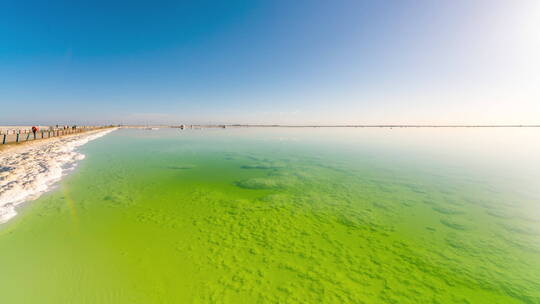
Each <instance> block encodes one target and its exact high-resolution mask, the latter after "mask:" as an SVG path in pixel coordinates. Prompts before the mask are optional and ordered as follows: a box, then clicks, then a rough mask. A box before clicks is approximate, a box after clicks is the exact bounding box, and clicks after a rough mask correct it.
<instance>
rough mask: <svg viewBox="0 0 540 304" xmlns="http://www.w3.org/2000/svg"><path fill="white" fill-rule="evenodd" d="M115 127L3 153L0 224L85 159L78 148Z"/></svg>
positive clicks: (1, 161) (1, 163)
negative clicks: (18, 207)
mask: <svg viewBox="0 0 540 304" xmlns="http://www.w3.org/2000/svg"><path fill="white" fill-rule="evenodd" d="M114 130H115V129H108V130H104V131H98V132H92V133H85V134H81V135H75V136H69V137H63V138H57V139H53V140H50V141H46V142H40V143H36V144H34V145H30V146H24V147H20V148H19V149H15V150H13V151H7V152H5V153H4V154H3V155H0V224H1V223H5V222H7V221H8V220H9V219H11V218H13V217H14V216H15V215H16V214H17V212H16V211H15V208H16V207H17V205H19V204H21V203H23V202H24V201H27V200H32V199H36V198H37V197H39V196H40V195H41V194H42V193H43V192H45V191H47V190H48V189H49V188H50V186H51V185H53V184H54V183H55V182H57V181H58V180H60V179H61V178H62V176H63V175H64V174H65V173H66V172H67V171H69V170H70V169H73V168H74V167H75V165H76V164H77V161H78V160H81V159H83V158H84V155H83V154H81V153H79V152H77V151H76V150H75V149H76V148H77V147H79V146H81V145H84V144H85V143H87V142H89V141H91V140H94V139H96V138H99V137H102V136H104V135H106V134H108V133H110V132H112V131H114Z"/></svg>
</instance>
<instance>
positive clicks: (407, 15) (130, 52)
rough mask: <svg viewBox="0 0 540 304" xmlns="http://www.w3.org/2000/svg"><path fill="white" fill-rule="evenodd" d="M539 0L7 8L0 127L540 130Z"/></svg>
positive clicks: (2, 12) (1, 17) (1, 7)
mask: <svg viewBox="0 0 540 304" xmlns="http://www.w3.org/2000/svg"><path fill="white" fill-rule="evenodd" d="M539 84H540V1H535V0H530V1H527V0H522V1H504V0H489V1H488V0H485V1H473V0H458V1H429V0H419V1H412V0H410V1H359V0H356V1H322V0H321V1H317V0H312V1H305V0H299V1H280V0H274V1H116V2H114V1H54V0H53V1H12V0H7V1H6V0H4V1H1V2H0V109H1V110H0V125H2V124H20V123H23V124H26V123H56V122H61V123H64V122H65V123H70V122H77V123H107V122H114V123H118V122H123V123H173V122H185V123H207V122H214V123H222V122H225V123H236V122H239V123H310V124H311V123H320V124H327V123H539V122H540V85H539Z"/></svg>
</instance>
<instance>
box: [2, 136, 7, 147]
mask: <svg viewBox="0 0 540 304" xmlns="http://www.w3.org/2000/svg"><path fill="white" fill-rule="evenodd" d="M6 136H7V135H6V134H4V139H3V140H2V145H5V144H6Z"/></svg>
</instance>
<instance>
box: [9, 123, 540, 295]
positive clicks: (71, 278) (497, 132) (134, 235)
mask: <svg viewBox="0 0 540 304" xmlns="http://www.w3.org/2000/svg"><path fill="white" fill-rule="evenodd" d="M536 138H537V131H536V130H535V129H392V130H390V129H341V128H337V129H226V130H220V129H203V130H185V131H179V130H174V129H165V130H159V131H149V130H127V129H124V130H119V131H115V132H113V133H111V134H109V135H107V136H106V137H103V138H100V139H97V140H95V141H93V142H90V143H88V144H87V145H85V146H83V147H82V149H81V151H82V152H83V153H84V154H86V155H87V157H86V159H84V160H83V161H82V162H81V163H80V165H79V167H78V169H77V170H76V171H75V172H73V173H72V174H70V175H69V176H67V177H66V178H65V179H63V180H62V181H61V182H60V184H59V185H58V186H57V187H56V188H55V189H53V190H52V191H50V192H49V193H47V194H45V195H43V196H42V197H41V198H39V199H38V200H36V201H33V202H31V203H28V204H26V205H25V207H24V208H22V209H21V210H19V215H18V216H17V217H16V218H15V219H13V220H12V221H10V222H9V223H7V224H5V225H3V226H2V227H0V270H1V274H0V294H1V295H2V298H3V299H5V300H3V301H5V303H321V302H322V303H343V302H348V303H539V302H540V283H539V282H540V242H539V241H540V206H539V202H540V182H539V181H540V179H539V177H540V176H539V171H540V170H538V169H540V161H539V160H540V157H539V155H540V145H539V144H537V143H536V141H535V139H536Z"/></svg>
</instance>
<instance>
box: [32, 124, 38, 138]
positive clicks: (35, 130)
mask: <svg viewBox="0 0 540 304" xmlns="http://www.w3.org/2000/svg"><path fill="white" fill-rule="evenodd" d="M38 130H39V129H38V127H36V126H32V133H34V139H36V132H37V131H38Z"/></svg>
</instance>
